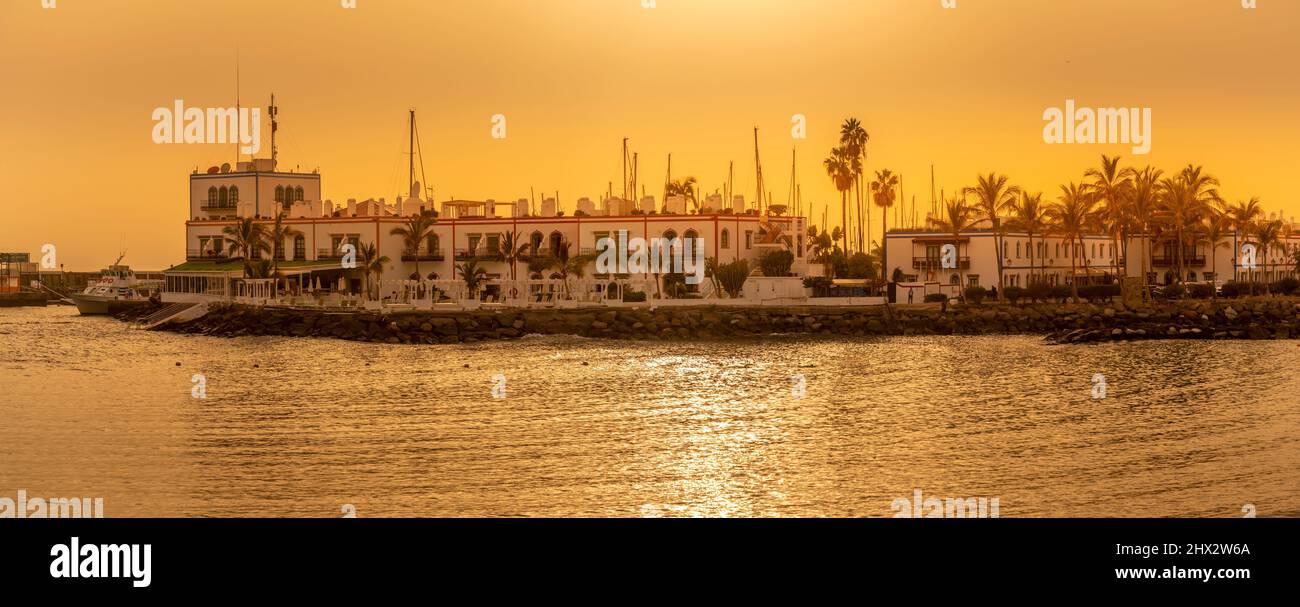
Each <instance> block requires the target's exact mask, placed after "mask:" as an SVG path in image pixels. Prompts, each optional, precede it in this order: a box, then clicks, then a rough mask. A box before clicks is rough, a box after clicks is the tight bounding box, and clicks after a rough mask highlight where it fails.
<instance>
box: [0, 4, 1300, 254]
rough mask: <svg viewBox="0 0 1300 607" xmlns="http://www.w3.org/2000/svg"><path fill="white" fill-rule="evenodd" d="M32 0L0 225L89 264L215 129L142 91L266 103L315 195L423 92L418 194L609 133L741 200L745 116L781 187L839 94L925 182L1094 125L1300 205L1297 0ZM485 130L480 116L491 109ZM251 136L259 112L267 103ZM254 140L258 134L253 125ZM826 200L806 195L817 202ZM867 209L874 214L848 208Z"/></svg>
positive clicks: (828, 188)
mask: <svg viewBox="0 0 1300 607" xmlns="http://www.w3.org/2000/svg"><path fill="white" fill-rule="evenodd" d="M656 4H657V6H656V7H655V8H653V9H646V8H642V7H641V2H640V0H473V1H469V0H464V1H462V0H358V2H357V5H358V7H357V8H356V9H345V8H342V7H341V6H340V2H339V0H220V1H217V0H212V1H206V0H184V1H177V0H58V1H57V8H54V9H43V8H41V2H40V0H6V1H5V2H3V3H2V4H0V59H2V60H0V82H3V83H4V90H5V94H4V95H0V134H2V135H3V138H2V139H0V141H2V142H3V145H0V183H2V184H4V194H5V195H4V197H3V199H2V200H0V250H5V251H29V252H32V253H37V252H38V251H39V250H40V247H41V245H42V244H44V243H53V244H55V245H56V246H57V247H58V252H59V261H60V262H62V263H64V264H66V265H67V267H68V268H69V269H82V270H85V269H97V268H99V267H101V266H102V265H104V264H106V263H108V262H111V261H112V259H113V257H114V253H115V252H116V251H117V250H118V249H119V247H120V246H122V243H125V246H126V247H127V248H128V249H129V253H128V262H130V263H132V264H133V265H134V266H135V267H137V268H141V269H154V268H162V267H166V266H168V265H171V264H173V263H176V262H179V261H181V260H182V257H183V255H184V244H183V239H184V229H183V222H184V220H185V214H186V199H185V197H186V184H187V175H188V174H189V172H190V171H191V170H192V169H194V168H195V167H196V166H197V167H200V168H206V167H207V166H209V165H213V164H219V163H220V162H225V161H232V160H233V157H234V147H233V146H219V145H157V144H154V143H153V142H152V141H151V139H150V132H151V129H152V126H153V122H152V121H151V120H150V114H151V112H152V110H153V109H154V108H155V107H159V106H170V105H171V103H172V101H173V100H174V99H177V98H180V99H184V100H185V101H186V103H187V104H189V105H195V106H202V107H207V106H232V105H234V101H235V56H236V47H238V52H239V55H240V56H241V57H242V84H241V86H242V97H243V101H244V102H245V104H249V103H256V104H261V105H265V104H266V101H267V98H268V97H269V96H270V94H271V93H272V92H274V93H275V94H276V98H277V100H278V101H279V105H280V109H281V116H280V117H281V130H280V138H279V147H280V160H281V168H289V169H291V168H293V167H295V166H300V167H301V168H302V170H310V169H313V168H316V167H319V168H320V169H321V172H322V175H323V179H322V182H323V187H324V195H325V197H327V198H331V199H333V200H335V201H341V200H345V199H347V198H349V197H354V198H366V197H370V196H374V197H380V196H384V197H388V198H390V199H391V198H392V197H393V195H394V194H396V193H397V192H398V191H400V190H401V189H403V188H404V181H405V176H404V172H405V160H404V159H403V157H402V155H401V151H402V150H403V148H404V146H405V128H406V127H405V120H406V110H407V109H408V108H411V107H414V108H416V109H417V110H418V111H419V119H420V123H421V138H422V140H423V148H424V155H425V171H426V173H427V174H428V180H429V182H430V183H431V184H432V186H433V187H434V189H435V192H436V195H437V197H438V198H439V199H445V198H447V197H448V196H451V195H454V196H457V197H461V198H473V199H484V198H496V199H498V200H505V199H513V198H518V197H526V196H527V195H528V190H529V187H530V186H535V187H537V188H538V189H539V190H545V191H548V192H552V191H555V190H559V191H560V196H561V202H562V204H563V206H564V208H565V209H567V210H569V211H570V212H571V211H572V209H573V202H574V200H576V199H577V198H578V197H580V196H589V197H591V198H593V199H596V198H598V197H599V195H600V193H601V192H603V191H604V190H605V187H606V184H607V182H609V181H611V180H613V181H614V182H615V189H616V190H617V189H618V181H619V179H620V164H619V162H620V141H621V139H622V137H625V136H626V137H629V138H631V145H632V148H633V149H634V150H635V151H637V152H639V153H640V155H641V181H642V183H646V184H648V185H649V184H653V185H650V186H649V189H650V192H652V193H656V195H658V190H659V189H660V188H661V184H662V180H663V176H664V172H665V168H666V166H665V160H666V156H667V154H668V153H669V152H672V154H673V172H674V176H682V175H688V174H689V175H694V176H697V177H698V178H699V180H700V182H701V185H702V186H703V189H704V190H706V191H710V192H711V191H713V190H714V189H715V188H718V187H721V185H722V184H723V182H724V181H725V179H726V170H727V162H728V161H729V160H735V161H736V184H735V187H736V190H737V191H738V192H743V193H745V194H746V197H747V198H748V199H751V200H752V199H753V197H754V192H753V186H754V178H753V173H754V171H753V161H752V158H753V149H752V139H751V138H752V135H751V130H750V129H752V128H753V127H754V126H758V127H760V128H761V129H762V131H761V144H762V154H763V160H764V176H765V178H766V180H767V183H768V185H769V188H770V189H771V190H772V191H773V193H774V195H775V198H776V199H777V201H778V202H783V201H784V200H785V198H786V192H787V189H788V186H789V179H790V168H789V166H790V150H791V146H792V144H796V142H794V141H792V140H791V138H790V117H791V115H793V114H804V115H806V116H807V118H808V121H809V122H808V139H807V140H805V141H800V142H797V146H798V150H799V156H800V171H799V179H800V181H801V183H802V184H803V191H804V200H805V203H806V204H807V203H809V202H811V203H812V204H814V206H815V208H817V209H819V210H818V212H816V213H815V214H814V223H817V224H820V223H821V212H820V209H821V208H822V207H823V205H825V204H826V203H828V202H829V203H833V204H835V205H838V203H837V202H836V201H837V200H838V199H837V194H836V193H835V190H834V188H833V186H832V185H831V183H830V181H829V180H828V179H827V178H826V177H825V175H824V173H823V172H822V170H821V166H820V160H821V159H822V158H823V157H825V156H826V153H827V151H828V150H829V149H830V147H831V146H832V145H834V143H835V139H836V138H837V129H838V124H839V122H840V121H841V120H842V119H843V118H845V117H847V116H850V115H852V116H856V117H858V118H859V119H861V120H862V121H863V122H864V124H865V125H866V127H867V129H868V131H869V132H870V133H871V143H870V147H869V152H868V153H869V158H868V169H869V170H875V169H879V168H881V167H889V168H891V169H893V170H895V172H901V173H902V174H903V175H904V188H905V191H906V193H907V197H908V198H909V199H910V197H911V196H912V195H914V194H915V195H916V196H917V200H918V206H919V207H921V209H922V211H923V210H924V209H925V208H926V207H927V206H928V199H929V166H930V163H932V162H933V163H934V164H935V167H936V168H935V170H936V176H937V181H938V187H940V188H946V189H948V190H950V191H951V190H952V189H953V188H955V187H958V186H961V185H966V184H969V183H970V182H972V181H973V180H974V175H975V173H976V172H978V171H989V170H996V171H999V172H1005V173H1008V174H1010V175H1011V177H1012V179H1013V180H1014V181H1015V182H1016V183H1020V184H1022V185H1025V186H1027V187H1029V188H1031V189H1033V190H1044V191H1047V192H1048V193H1049V197H1054V196H1055V194H1056V185H1057V184H1059V183H1062V182H1064V181H1067V180H1077V179H1079V176H1080V175H1081V173H1082V171H1083V169H1084V168H1085V167H1086V166H1091V165H1093V164H1095V163H1096V161H1097V157H1098V155H1099V154H1101V153H1103V152H1104V153H1109V154H1117V153H1118V154H1123V155H1124V156H1125V160H1126V162H1136V163H1140V164H1147V163H1150V164H1154V165H1157V166H1161V167H1163V168H1165V169H1167V170H1172V169H1176V168H1178V167H1180V166H1181V165H1183V164H1186V163H1188V162H1195V163H1198V164H1203V165H1205V166H1206V167H1207V169H1208V170H1209V171H1210V172H1211V173H1213V174H1215V175H1217V176H1218V177H1219V178H1220V179H1221V180H1222V181H1223V184H1224V192H1225V195H1226V196H1227V197H1229V198H1232V199H1237V198H1242V197H1248V196H1253V195H1258V196H1260V197H1261V198H1262V199H1263V200H1264V202H1265V205H1266V206H1267V207H1268V208H1269V209H1270V210H1278V209H1281V210H1284V211H1285V213H1286V214H1287V215H1288V216H1290V215H1300V212H1298V211H1300V201H1297V200H1295V198H1294V197H1293V196H1292V195H1291V188H1288V187H1285V186H1286V184H1288V178H1290V181H1294V178H1293V175H1294V172H1295V169H1296V167H1297V164H1298V163H1297V158H1298V155H1297V153H1296V151H1295V142H1296V141H1297V139H1300V119H1297V112H1300V61H1298V58H1300V2H1295V1H1291V0H1259V8H1257V9H1254V10H1246V9H1243V8H1241V3H1240V1H1239V0H1051V1H1041V0H958V2H957V5H958V6H957V8H955V9H943V8H941V7H940V2H939V0H802V1H796V0H784V1H778V0H656ZM1067 98H1073V99H1076V100H1078V103H1079V104H1080V105H1088V106H1094V107H1095V106H1122V107H1135V106H1136V107H1150V108H1152V112H1153V147H1152V151H1151V153H1150V154H1149V155H1147V156H1143V157H1138V158H1134V157H1133V156H1132V154H1131V152H1130V151H1129V147H1130V146H1127V145H1056V146H1049V145H1047V144H1045V143H1043V141H1042V128H1043V120H1042V118H1041V116H1042V113H1043V110H1044V109H1045V108H1047V107H1050V106H1063V104H1064V101H1065V99H1067ZM497 113H500V114H504V115H505V116H506V117H507V126H508V137H507V139H505V140H504V141H502V140H494V139H492V138H491V137H490V128H491V123H490V117H491V116H492V115H493V114H497ZM263 133H264V137H267V136H269V129H264V131H263ZM263 148H264V150H266V149H267V148H269V142H266V141H265V140H264V145H263ZM838 216H839V213H838V210H837V209H836V210H833V211H832V213H831V214H830V217H831V218H832V224H834V223H838V219H837V218H838ZM872 219H873V228H874V230H875V231H876V232H877V233H878V232H879V213H878V212H875V213H873V217H872Z"/></svg>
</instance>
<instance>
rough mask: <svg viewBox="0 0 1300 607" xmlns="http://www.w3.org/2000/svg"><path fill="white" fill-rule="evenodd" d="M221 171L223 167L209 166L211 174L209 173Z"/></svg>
mask: <svg viewBox="0 0 1300 607" xmlns="http://www.w3.org/2000/svg"><path fill="white" fill-rule="evenodd" d="M220 171H221V169H220V168H218V167H208V174H209V175H213V174H216V173H218V172H220Z"/></svg>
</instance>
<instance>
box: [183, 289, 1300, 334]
mask: <svg viewBox="0 0 1300 607" xmlns="http://www.w3.org/2000/svg"><path fill="white" fill-rule="evenodd" d="M159 329H160V330H167V331H174V332H180V333H190V334H203V335H215V336H225V337H238V336H244V335H281V336H297V337H334V338H339V339H346V340H352V341H367V342H377V343H392V344H399V343H401V344H436V343H466V342H476V341H485V340H497V339H514V338H518V337H522V336H524V335H527V334H542V335H578V336H583V337H596V338H606V339H635V340H688V339H725V338H732V337H754V336H762V335H772V334H813V335H854V336H879V335H988V334H1032V335H1046V336H1047V339H1048V340H1049V341H1051V342H1054V343H1084V342H1094V341H1105V340H1118V339H1169V338H1182V339H1216V338H1217V339H1234V338H1237V339H1270V338H1289V337H1291V336H1293V335H1294V336H1300V304H1298V303H1297V301H1296V300H1292V299H1285V300H1284V299H1277V300H1270V299H1260V300H1252V301H1240V300H1235V301H1219V302H1208V301H1206V302H1197V301H1185V302H1170V303H1162V304H1156V305H1149V306H1142V307H1135V308H1127V307H1125V306H1123V305H1121V304H1118V303H1114V304H1107V305H1100V304H1099V305H1091V304H1032V305H1010V304H1000V305H994V304H985V305H974V306H949V307H947V308H943V307H941V306H939V305H938V304H932V305H915V306H891V307H888V308H887V307H885V306H869V307H851V308H850V307H843V308H841V307H814V306H809V307H797V306H789V307H731V306H725V307H722V306H691V307H676V306H673V307H659V308H657V309H655V310H649V309H644V308H636V309H633V308H618V309H608V308H597V309H590V308H588V309H546V310H471V311H446V312H443V311H439V312H402V313H393V314H388V315H379V314H374V313H364V312H360V313H336V312H323V311H316V310H295V309H284V308H256V307H247V306H220V307H217V308H214V309H213V310H212V311H210V312H209V313H208V314H207V315H206V316H204V317H202V318H199V319H196V320H192V321H188V322H183V323H169V324H167V325H164V326H162V327H159Z"/></svg>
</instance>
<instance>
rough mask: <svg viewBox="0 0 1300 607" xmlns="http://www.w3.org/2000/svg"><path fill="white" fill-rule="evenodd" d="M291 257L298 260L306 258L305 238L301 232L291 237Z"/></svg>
mask: <svg viewBox="0 0 1300 607" xmlns="http://www.w3.org/2000/svg"><path fill="white" fill-rule="evenodd" d="M293 258H294V259H297V260H299V261H301V260H304V259H307V239H306V238H303V236H302V234H299V235H297V236H294V237H293Z"/></svg>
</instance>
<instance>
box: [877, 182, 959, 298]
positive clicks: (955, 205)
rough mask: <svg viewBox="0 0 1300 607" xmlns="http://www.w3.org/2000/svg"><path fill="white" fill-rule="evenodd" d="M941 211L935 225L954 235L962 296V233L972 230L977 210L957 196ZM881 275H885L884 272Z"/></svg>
mask: <svg viewBox="0 0 1300 607" xmlns="http://www.w3.org/2000/svg"><path fill="white" fill-rule="evenodd" d="M941 211H942V214H941V215H940V216H939V219H938V220H936V221H935V224H936V225H937V227H938V228H939V229H940V230H941V231H944V232H947V233H949V234H952V244H953V248H954V250H955V252H956V253H957V288H958V289H959V292H958V295H962V294H964V293H965V292H966V277H965V276H963V275H962V267H961V233H962V232H965V231H966V230H969V229H971V227H972V226H974V225H975V223H976V222H977V221H978V219H977V218H976V217H975V209H973V208H971V206H970V205H969V204H966V199H965V198H958V197H957V196H953V197H952V199H950V200H947V201H945V202H944V205H943V209H941ZM881 273H882V275H883V273H884V270H882V271H881Z"/></svg>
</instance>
